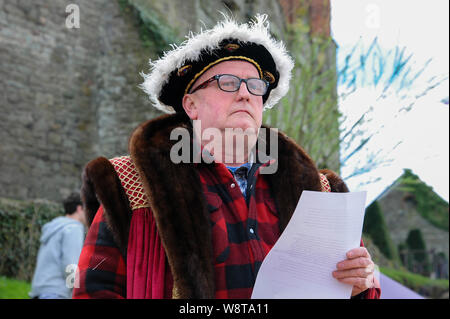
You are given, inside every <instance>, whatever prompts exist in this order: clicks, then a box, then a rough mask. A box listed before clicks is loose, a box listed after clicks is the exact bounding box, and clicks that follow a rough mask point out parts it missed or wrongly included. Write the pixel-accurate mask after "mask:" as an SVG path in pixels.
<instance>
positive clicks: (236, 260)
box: [73, 16, 379, 298]
mask: <svg viewBox="0 0 450 319" xmlns="http://www.w3.org/2000/svg"><path fill="white" fill-rule="evenodd" d="M265 19H266V17H265V16H257V17H256V20H255V21H253V22H251V23H249V24H242V25H238V24H237V23H235V22H234V21H232V20H229V19H226V20H225V21H224V22H221V23H219V24H218V25H217V26H216V27H214V28H213V29H211V30H207V31H204V32H201V33H200V34H197V35H193V36H192V37H191V38H189V39H188V40H187V41H186V42H184V43H183V44H182V45H181V46H180V47H176V48H175V49H174V50H172V51H170V52H168V53H166V55H165V56H164V57H163V58H161V59H160V60H158V61H157V62H155V63H153V64H152V66H153V69H152V71H151V73H150V74H149V75H147V76H145V82H144V84H143V86H142V87H143V89H144V90H145V91H146V92H147V93H148V94H149V96H150V98H151V99H152V101H153V102H154V104H155V106H156V107H157V108H158V109H160V110H162V111H164V112H166V113H175V114H172V115H165V116H161V117H159V118H156V119H153V120H150V121H147V122H145V123H143V124H142V125H140V126H139V127H138V128H137V129H136V130H135V131H134V132H133V134H132V136H131V138H130V142H129V149H130V156H123V157H118V158H114V159H111V160H107V159H106V158H98V159H96V160H94V161H91V162H90V163H89V164H88V165H87V166H86V168H85V171H84V174H83V187H82V197H83V199H84V204H85V207H86V209H87V212H88V214H89V216H90V217H89V223H90V224H91V226H90V231H89V233H88V236H87V238H86V242H85V246H84V248H83V252H82V254H81V257H80V262H79V269H80V273H79V279H80V288H78V289H75V290H74V295H73V296H74V298H250V296H251V293H252V289H253V285H254V282H255V279H256V275H257V273H258V270H259V267H260V266H261V263H262V261H263V260H264V257H265V256H266V255H267V253H268V252H269V250H270V249H271V248H272V246H273V245H274V244H275V242H276V240H277V239H278V238H279V236H280V234H281V233H282V231H283V230H284V229H285V227H286V225H287V223H288V222H289V219H290V217H291V216H292V213H293V212H294V209H295V207H296V205H297V202H298V199H299V197H300V195H301V193H302V191H303V190H305V189H306V190H315V191H326V190H327V189H328V190H331V191H333V192H345V191H348V189H347V187H346V186H345V184H344V183H343V181H342V180H341V179H340V178H339V177H338V176H337V175H336V174H334V173H333V172H331V171H329V170H322V171H320V172H319V171H318V169H317V168H316V166H315V164H314V163H313V161H312V160H311V159H310V158H309V156H308V155H307V154H306V153H305V152H304V150H303V149H301V148H300V147H299V146H298V145H296V144H295V143H294V142H293V141H292V140H290V139H289V138H288V137H287V136H285V135H284V134H282V133H279V134H278V133H277V132H276V130H273V129H268V128H267V127H264V126H262V112H263V109H266V108H270V107H272V106H274V105H275V104H276V103H277V102H278V100H279V99H280V98H281V97H282V96H283V95H285V93H286V92H287V90H288V88H289V80H290V77H291V70H292V67H293V62H292V60H291V58H290V57H289V56H288V54H287V52H286V50H285V48H284V46H283V44H282V43H279V42H276V41H275V40H274V39H272V38H271V37H270V35H269V31H268V25H267V24H266V23H265ZM265 130H267V131H268V134H266V136H268V135H270V136H273V134H274V132H275V134H276V135H275V136H276V138H275V142H274V141H273V139H271V138H266V139H262V140H263V141H262V143H259V141H260V140H261V139H260V136H261V135H262V133H263V131H265ZM227 131H228V132H230V131H231V133H234V137H233V138H232V139H231V140H227V136H226V135H227V134H226V133H227ZM186 132H187V133H188V135H189V137H190V138H189V139H188V141H189V143H186V140H184V141H183V139H182V140H181V142H183V143H182V144H183V145H181V147H180V145H178V143H180V141H179V140H177V139H176V136H182V137H183V136H185V135H184V133H186ZM243 132H245V134H244V135H247V140H246V142H244V144H243V145H244V146H243V147H238V146H236V145H237V144H238V143H237V142H236V143H235V141H236V139H237V137H239V138H240V137H242V135H243V134H242V133H243ZM247 133H248V134H247ZM231 135H232V136H233V134H231ZM174 137H175V138H174ZM244 137H245V136H244ZM257 140H258V141H257ZM230 141H231V142H230ZM186 144H188V145H187V147H186ZM274 144H275V146H276V147H275V148H274V149H275V150H276V152H275V153H276V154H269V155H272V156H268V157H267V156H264V153H266V152H267V149H271V150H272V146H274ZM249 150H251V151H249ZM180 151H181V153H183V152H188V153H189V154H188V156H187V157H183V156H181V158H184V160H180V157H179V155H180V154H179V153H180ZM269 153H270V152H269ZM184 155H185V154H184ZM186 158H187V160H186ZM271 165H275V167H276V170H275V171H270V170H266V169H267V168H268V167H271ZM265 170H266V171H265ZM268 172H270V173H268ZM237 186H238V187H237ZM347 257H348V258H347V259H346V260H345V261H342V262H341V263H340V264H338V268H337V270H336V271H335V272H334V273H333V276H335V277H336V278H337V280H340V281H342V282H345V283H348V284H350V285H352V286H353V291H352V296H353V297H356V298H377V297H378V296H379V289H376V288H374V276H373V266H374V265H373V262H372V260H371V258H370V255H369V254H368V252H367V250H366V249H365V248H363V247H358V248H355V249H353V250H351V251H350V252H349V253H348V254H347ZM330 275H331V274H330Z"/></svg>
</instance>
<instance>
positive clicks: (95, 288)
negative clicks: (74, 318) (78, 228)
mask: <svg viewBox="0 0 450 319" xmlns="http://www.w3.org/2000/svg"><path fill="white" fill-rule="evenodd" d="M72 298H74V299H97V298H98V299H100V298H106V299H116V298H126V265H125V261H124V257H123V256H122V254H121V253H120V251H119V248H118V247H117V245H116V244H115V242H114V240H113V237H112V234H111V232H110V230H109V229H108V227H107V225H106V221H105V217H104V214H103V207H102V206H100V208H99V209H98V211H97V213H96V215H95V218H94V220H93V222H92V224H91V226H90V227H89V231H88V233H87V236H86V240H85V242H84V246H83V249H82V251H81V255H80V259H79V261H78V273H77V276H76V280H75V287H74V289H73V295H72Z"/></svg>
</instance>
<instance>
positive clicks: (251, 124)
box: [227, 116, 257, 131]
mask: <svg viewBox="0 0 450 319" xmlns="http://www.w3.org/2000/svg"><path fill="white" fill-rule="evenodd" d="M227 124H228V125H227V128H228V129H242V130H243V131H245V130H247V129H253V130H256V129H257V125H256V123H255V120H254V119H253V118H251V117H250V116H248V117H245V118H239V119H236V120H233V121H229V123H227Z"/></svg>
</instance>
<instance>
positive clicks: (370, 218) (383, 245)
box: [363, 201, 399, 262]
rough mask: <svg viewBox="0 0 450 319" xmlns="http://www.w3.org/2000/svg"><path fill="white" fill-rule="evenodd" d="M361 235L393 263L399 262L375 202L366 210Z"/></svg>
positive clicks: (379, 209) (378, 206)
mask: <svg viewBox="0 0 450 319" xmlns="http://www.w3.org/2000/svg"><path fill="white" fill-rule="evenodd" d="M363 233H364V234H366V235H367V236H369V237H370V238H371V239H372V241H373V243H374V244H375V245H377V247H378V249H379V250H380V251H381V252H382V253H383V255H384V256H385V257H386V258H388V259H390V260H392V261H394V262H398V261H399V255H398V252H397V249H396V247H395V245H394V244H393V242H392V240H391V237H390V235H389V231H388V228H387V226H386V222H385V221H384V217H383V214H382V212H381V208H380V205H379V204H378V202H377V201H375V202H373V203H372V204H370V206H369V207H367V209H366V214H365V217H364V225H363Z"/></svg>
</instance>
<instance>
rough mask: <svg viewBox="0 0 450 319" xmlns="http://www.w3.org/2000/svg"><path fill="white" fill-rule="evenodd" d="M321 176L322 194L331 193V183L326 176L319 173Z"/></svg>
mask: <svg viewBox="0 0 450 319" xmlns="http://www.w3.org/2000/svg"><path fill="white" fill-rule="evenodd" d="M319 175H320V185H321V186H322V192H327V193H329V192H331V186H330V182H328V179H327V177H326V176H325V175H323V174H321V173H319Z"/></svg>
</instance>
